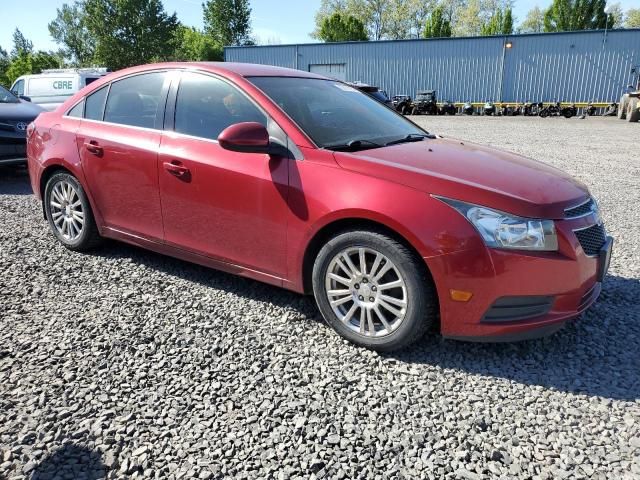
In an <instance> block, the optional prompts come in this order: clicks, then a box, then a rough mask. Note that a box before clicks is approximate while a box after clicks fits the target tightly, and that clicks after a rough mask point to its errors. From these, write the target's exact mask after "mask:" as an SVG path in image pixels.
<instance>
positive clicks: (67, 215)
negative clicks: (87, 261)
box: [49, 180, 85, 242]
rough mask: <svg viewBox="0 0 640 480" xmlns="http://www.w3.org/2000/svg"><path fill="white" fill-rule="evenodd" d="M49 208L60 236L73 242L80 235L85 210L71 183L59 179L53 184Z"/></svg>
mask: <svg viewBox="0 0 640 480" xmlns="http://www.w3.org/2000/svg"><path fill="white" fill-rule="evenodd" d="M49 209H50V212H51V219H52V221H53V225H54V227H55V228H56V230H57V231H58V233H59V234H60V235H61V236H62V238H64V239H65V240H67V241H69V242H73V241H76V240H77V239H78V238H79V237H80V236H81V235H82V232H83V230H84V225H85V212H84V210H83V209H82V201H81V200H80V195H79V194H78V191H77V190H76V187H75V186H74V185H73V184H72V183H70V182H67V181H64V180H61V181H59V182H57V183H56V184H55V185H54V186H53V188H52V189H51V195H50V197H49Z"/></svg>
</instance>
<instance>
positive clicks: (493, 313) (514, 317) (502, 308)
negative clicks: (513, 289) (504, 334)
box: [482, 296, 553, 323]
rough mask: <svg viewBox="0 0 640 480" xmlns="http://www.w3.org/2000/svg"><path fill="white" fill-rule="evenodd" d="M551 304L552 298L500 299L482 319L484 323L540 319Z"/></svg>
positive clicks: (549, 308)
mask: <svg viewBox="0 0 640 480" xmlns="http://www.w3.org/2000/svg"><path fill="white" fill-rule="evenodd" d="M552 304H553V297H542V296H526V297H502V298H499V299H498V300H496V301H495V302H494V303H493V305H491V307H490V308H489V310H487V312H486V313H485V314H484V317H482V321H483V322H485V323H501V322H514V321H518V320H526V319H528V318H535V317H540V316H542V315H544V314H546V313H547V312H549V310H551V305H552Z"/></svg>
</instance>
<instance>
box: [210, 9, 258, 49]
mask: <svg viewBox="0 0 640 480" xmlns="http://www.w3.org/2000/svg"><path fill="white" fill-rule="evenodd" d="M202 9H203V14H204V31H205V33H206V34H207V35H209V36H210V37H211V38H212V39H213V41H214V42H215V43H216V44H218V45H222V46H228V45H250V44H252V43H253V41H252V40H251V37H250V33H251V7H250V6H249V0H207V2H206V3H203V4H202Z"/></svg>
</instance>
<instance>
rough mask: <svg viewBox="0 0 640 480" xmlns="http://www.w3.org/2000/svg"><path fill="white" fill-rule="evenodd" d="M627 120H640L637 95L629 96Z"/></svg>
mask: <svg viewBox="0 0 640 480" xmlns="http://www.w3.org/2000/svg"><path fill="white" fill-rule="evenodd" d="M626 117H627V122H637V121H638V120H640V111H638V99H637V98H635V97H631V98H629V103H628V104H627V113H626Z"/></svg>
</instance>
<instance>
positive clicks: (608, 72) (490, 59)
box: [225, 29, 640, 102]
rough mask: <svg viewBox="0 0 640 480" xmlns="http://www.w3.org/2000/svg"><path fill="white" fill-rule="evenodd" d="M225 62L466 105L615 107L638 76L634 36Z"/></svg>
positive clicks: (234, 50)
mask: <svg viewBox="0 0 640 480" xmlns="http://www.w3.org/2000/svg"><path fill="white" fill-rule="evenodd" d="M225 60H226V61H230V62H247V63H261V64H268V65H278V66H282V67H288V68H296V69H299V70H305V71H311V72H318V73H322V74H324V75H327V76H332V77H334V78H339V79H341V80H348V81H362V82H365V83H369V84H372V85H377V86H379V87H380V88H382V89H383V90H386V91H387V92H388V93H389V94H390V95H396V94H409V95H412V96H413V95H415V92H416V91H417V90H424V89H435V90H438V96H439V98H441V99H449V100H452V101H456V102H465V101H475V102H478V101H483V102H484V101H488V100H491V101H504V102H526V101H535V102H538V101H544V102H550V101H570V102H589V101H594V102H612V101H617V100H618V99H619V98H620V96H621V94H622V93H623V91H624V90H625V88H626V87H627V85H629V84H630V83H632V82H633V81H634V76H635V77H636V78H637V75H638V73H637V72H639V71H640V29H629V30H609V31H607V32H605V31H604V30H593V31H582V32H563V33H543V34H528V35H510V36H493V37H473V38H441V39H429V40H424V39H421V40H389V41H376V42H344V43H317V44H300V45H268V46H256V47H226V48H225Z"/></svg>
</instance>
